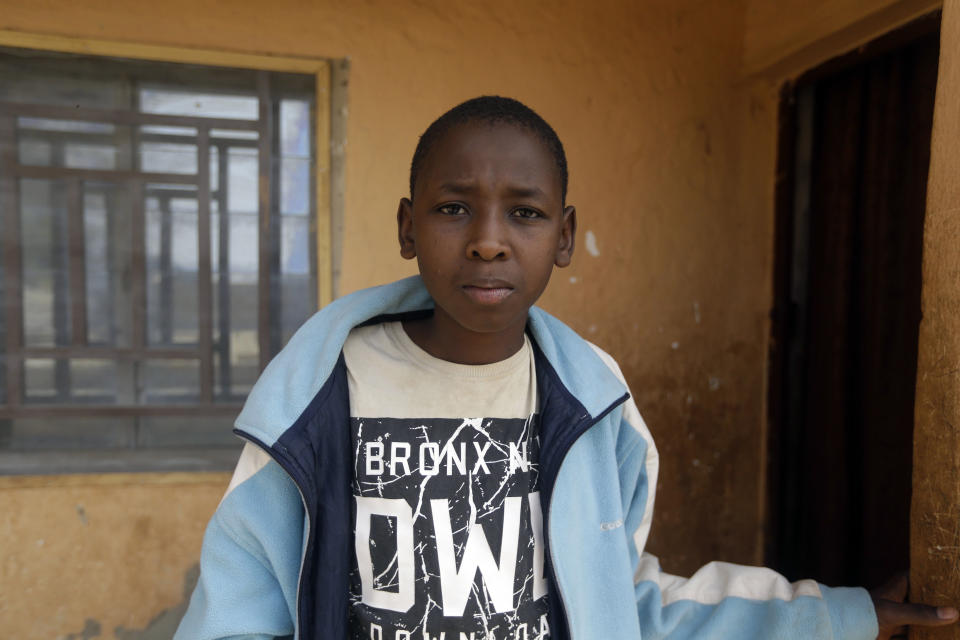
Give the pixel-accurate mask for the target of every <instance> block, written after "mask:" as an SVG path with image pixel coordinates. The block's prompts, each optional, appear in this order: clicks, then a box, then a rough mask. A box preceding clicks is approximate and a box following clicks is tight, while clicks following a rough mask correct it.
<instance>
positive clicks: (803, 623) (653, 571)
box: [607, 356, 878, 640]
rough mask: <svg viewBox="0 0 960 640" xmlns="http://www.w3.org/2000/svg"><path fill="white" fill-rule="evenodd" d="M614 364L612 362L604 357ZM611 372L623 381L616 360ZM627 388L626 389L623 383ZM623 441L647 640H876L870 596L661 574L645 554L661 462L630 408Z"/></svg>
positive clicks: (753, 572)
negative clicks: (775, 639) (772, 639)
mask: <svg viewBox="0 0 960 640" xmlns="http://www.w3.org/2000/svg"><path fill="white" fill-rule="evenodd" d="M607 357H608V358H609V356H607ZM608 364H610V365H611V368H612V369H613V370H614V372H615V373H617V375H618V376H620V378H621V380H622V379H623V376H622V374H621V373H620V370H619V368H618V367H617V365H616V363H615V362H613V360H612V359H610V360H609V361H608ZM624 384H626V383H625V382H624ZM620 430H621V435H620V436H619V437H618V440H619V443H618V450H620V451H621V452H623V453H622V455H621V456H620V469H619V473H620V485H621V491H622V494H623V495H622V497H623V501H624V512H625V516H626V517H625V519H624V524H625V525H626V531H627V532H629V533H630V534H632V536H631V537H632V540H631V543H632V544H631V547H632V548H631V553H630V555H631V561H632V562H633V568H634V594H635V597H636V602H637V613H638V617H639V622H640V629H641V634H642V637H643V640H654V639H660V638H669V639H671V640H682V639H687V638H691V639H692V638H695V639H696V640H713V639H721V638H723V639H726V638H743V639H757V640H761V639H763V640H766V639H769V638H777V639H778V640H793V639H796V640H801V639H802V640H811V639H821V640H874V639H875V638H876V637H877V633H878V626H877V617H876V613H875V611H874V607H873V602H872V600H871V599H870V596H869V594H868V593H867V591H866V590H864V589H860V588H830V587H826V586H824V585H820V584H817V583H816V582H814V581H812V580H801V581H799V582H795V583H792V584H791V583H790V582H789V581H787V579H786V578H784V577H783V576H781V575H779V574H777V573H776V572H774V571H772V570H770V569H765V568H762V567H747V566H740V565H734V564H729V563H725V562H711V563H710V564H708V565H706V566H704V567H703V568H701V569H700V570H699V571H697V572H696V573H695V574H694V575H693V576H691V577H690V578H680V577H677V576H672V575H669V574H667V573H664V572H663V571H661V570H660V563H659V561H658V560H657V558H655V557H654V556H652V555H650V554H649V553H647V552H646V551H645V550H644V548H645V546H646V542H647V537H648V535H649V533H650V525H651V523H652V520H653V503H654V496H655V493H656V483H657V474H658V471H659V456H658V454H657V449H656V447H655V446H654V443H653V438H652V437H651V436H650V432H649V431H648V430H647V427H646V425H645V424H644V422H643V419H642V418H641V417H640V413H639V412H638V411H637V407H636V405H635V404H634V402H633V400H632V399H630V400H627V402H626V403H625V405H624V406H623V414H622V417H621V426H620Z"/></svg>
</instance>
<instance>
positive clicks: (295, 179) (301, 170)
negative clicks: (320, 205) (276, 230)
mask: <svg viewBox="0 0 960 640" xmlns="http://www.w3.org/2000/svg"><path fill="white" fill-rule="evenodd" d="M310 186H311V180H310V160H309V159H306V158H284V159H283V160H281V161H280V211H281V212H282V213H283V214H285V215H301V216H306V215H308V214H309V213H310Z"/></svg>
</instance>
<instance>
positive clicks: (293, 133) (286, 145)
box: [280, 100, 311, 158]
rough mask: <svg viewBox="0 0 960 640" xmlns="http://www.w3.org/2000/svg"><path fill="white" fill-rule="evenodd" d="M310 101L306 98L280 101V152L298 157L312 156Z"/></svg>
mask: <svg viewBox="0 0 960 640" xmlns="http://www.w3.org/2000/svg"><path fill="white" fill-rule="evenodd" d="M310 139H311V126H310V103H309V102H307V101H306V100H282V101H281V102H280V140H281V143H280V153H281V155H284V156H295V157H298V158H309V157H310Z"/></svg>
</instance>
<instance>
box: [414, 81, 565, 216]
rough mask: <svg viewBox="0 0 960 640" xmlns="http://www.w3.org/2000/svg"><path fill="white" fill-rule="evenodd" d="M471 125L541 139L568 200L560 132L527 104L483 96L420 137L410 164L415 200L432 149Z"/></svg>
mask: <svg viewBox="0 0 960 640" xmlns="http://www.w3.org/2000/svg"><path fill="white" fill-rule="evenodd" d="M470 122H482V123H485V124H498V123H501V122H502V123H507V124H512V125H516V126H518V127H522V128H524V129H527V130H528V131H530V132H531V133H533V134H534V135H536V136H537V137H538V138H540V140H541V141H542V142H543V144H544V145H546V147H547V150H548V151H550V155H552V156H553V160H554V162H555V163H556V165H557V170H558V171H559V172H560V201H561V202H563V203H565V202H566V201H567V179H568V175H567V156H566V154H565V153H564V152H563V143H562V142H560V137H559V136H557V132H556V131H554V130H553V127H551V126H550V125H549V124H547V121H546V120H544V119H543V118H541V117H540V115H539V114H537V112H536V111H534V110H533V109H531V108H530V107H528V106H527V105H525V104H523V103H522V102H520V101H519V100H514V99H513V98H504V97H502V96H479V97H477V98H472V99H470V100H467V101H466V102H461V103H460V104H458V105H457V106H455V107H454V108H452V109H450V110H449V111H447V112H446V113H444V114H443V115H442V116H440V117H439V118H437V119H436V120H434V121H433V122H432V123H431V124H430V126H429V127H427V130H426V131H424V132H423V135H421V136H420V141H419V142H418V143H417V149H416V151H414V152H413V161H412V162H411V163H410V197H411V198H413V187H414V185H415V184H416V183H417V174H419V173H420V169H421V167H422V166H423V163H424V161H425V160H426V158H427V155H429V153H430V150H431V149H433V147H434V145H436V143H437V141H438V140H440V139H441V138H442V137H443V136H444V135H445V134H446V133H447V132H448V131H450V130H451V129H452V128H454V127H456V126H459V125H463V124H467V123H470Z"/></svg>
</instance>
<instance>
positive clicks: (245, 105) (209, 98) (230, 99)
mask: <svg viewBox="0 0 960 640" xmlns="http://www.w3.org/2000/svg"><path fill="white" fill-rule="evenodd" d="M259 108H260V101H259V100H257V98H256V96H243V95H229V94H215V93H207V92H203V91H183V90H177V89H166V88H144V89H141V90H140V110H141V111H143V112H144V113H164V114H169V115H178V116H204V117H207V118H239V119H242V120H256V119H257V116H258V115H259Z"/></svg>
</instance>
